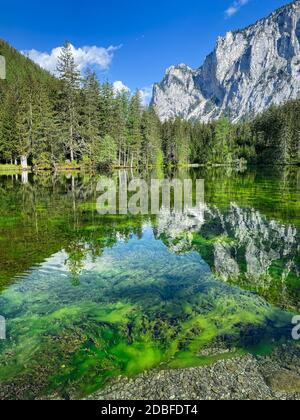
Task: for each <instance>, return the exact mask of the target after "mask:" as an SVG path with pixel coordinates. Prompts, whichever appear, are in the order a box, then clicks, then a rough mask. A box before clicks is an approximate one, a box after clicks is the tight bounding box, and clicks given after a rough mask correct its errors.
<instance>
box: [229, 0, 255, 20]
mask: <svg viewBox="0 0 300 420" xmlns="http://www.w3.org/2000/svg"><path fill="white" fill-rule="evenodd" d="M249 1H250V0H235V1H234V2H233V3H232V4H231V6H229V7H228V9H227V10H225V16H226V17H227V18H231V17H232V16H233V15H235V14H236V13H237V12H238V11H239V10H240V9H241V8H242V7H243V6H246V4H248V3H249Z"/></svg>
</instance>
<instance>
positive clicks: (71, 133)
mask: <svg viewBox="0 0 300 420" xmlns="http://www.w3.org/2000/svg"><path fill="white" fill-rule="evenodd" d="M57 72H58V75H59V78H60V80H61V81H62V84H61V92H60V101H59V105H60V117H61V119H60V124H61V135H62V136H63V138H64V140H65V147H66V149H67V150H68V151H69V156H70V159H71V162H73V161H74V159H75V157H76V155H77V153H79V151H80V150H79V147H78V143H79V140H80V132H79V88H80V73H79V70H78V67H77V65H76V63H75V59H74V56H73V52H72V46H71V44H70V43H69V42H66V43H65V45H64V47H63V48H62V51H61V54H60V56H59V58H58V64H57Z"/></svg>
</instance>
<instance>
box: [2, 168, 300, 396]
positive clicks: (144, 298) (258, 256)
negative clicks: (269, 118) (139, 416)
mask: <svg viewBox="0 0 300 420" xmlns="http://www.w3.org/2000/svg"><path fill="white" fill-rule="evenodd" d="M158 175H159V174H157V173H156V174H147V175H146V177H147V178H150V177H151V176H153V177H157V176H158ZM175 175H176V176H178V177H182V178H187V177H191V178H193V179H196V178H203V179H204V180H205V213H204V220H203V218H202V217H197V215H195V214H194V215H193V216H191V215H190V214H185V215H180V216H178V215H175V214H173V213H171V214H170V213H167V212H164V211H162V212H161V214H160V215H158V216H152V217H151V216H129V215H128V216H120V215H106V216H101V215H100V214H98V213H97V211H96V204H95V203H96V200H97V197H98V195H99V193H97V191H96V185H97V181H98V180H99V176H100V175H93V176H90V175H79V174H73V175H67V176H66V175H51V176H50V175H47V174H41V175H34V176H33V175H30V176H29V178H28V180H27V179H26V177H23V179H22V177H21V176H20V175H19V176H18V175H14V176H1V177H0V189H1V195H0V315H3V316H4V317H5V318H6V320H7V340H3V341H0V384H1V386H0V397H1V398H35V397H40V396H44V395H51V394H53V395H60V396H61V397H63V398H68V397H81V396H84V395H87V394H90V393H92V392H93V391H95V390H97V389H99V388H100V387H102V386H104V385H105V383H106V381H107V380H108V379H109V378H112V377H115V376H118V375H126V376H132V375H136V374H138V373H140V372H142V371H144V370H145V369H150V368H153V367H156V368H178V367H188V366H197V365H201V364H204V363H211V362H213V361H215V360H217V359H219V358H224V357H232V356H235V355H239V354H244V353H245V352H249V351H250V352H253V353H258V354H266V353H268V352H270V351H271V350H272V348H273V347H274V346H275V345H277V344H279V343H281V342H283V341H286V340H289V338H290V336H291V328H292V327H291V319H292V316H293V314H295V313H299V310H300V308H299V295H300V279H299V270H300V256H299V244H300V242H299V227H300V218H299V216H300V195H299V185H300V171H299V169H298V170H297V169H295V168H288V169H287V170H282V168H280V169H278V170H276V169H260V170H248V171H246V172H244V173H239V172H236V171H233V170H226V169H224V168H222V169H210V170H204V169H203V170H199V171H192V172H189V173H186V172H182V173H178V174H166V176H168V177H172V176H175ZM120 176H122V177H124V173H123V172H122V173H114V174H112V177H113V178H114V179H118V178H119V177H120ZM127 176H128V178H129V179H130V178H131V177H132V176H134V174H130V173H129V174H127ZM216 349H217V350H216ZM220 349H221V350H220ZM222 349H224V351H222Z"/></svg>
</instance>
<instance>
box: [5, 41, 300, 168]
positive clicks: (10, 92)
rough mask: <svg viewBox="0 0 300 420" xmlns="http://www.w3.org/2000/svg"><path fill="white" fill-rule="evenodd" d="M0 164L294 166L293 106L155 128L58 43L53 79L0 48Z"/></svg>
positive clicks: (298, 108) (299, 130)
mask: <svg viewBox="0 0 300 420" xmlns="http://www.w3.org/2000/svg"><path fill="white" fill-rule="evenodd" d="M0 54H1V55H3V56H4V57H5V58H6V62H7V80H4V81H1V84H0V163H1V164H10V165H20V164H21V165H22V166H23V167H27V166H33V167H35V168H36V169H53V168H55V167H56V168H59V167H62V168H69V167H70V168H80V167H94V168H97V167H98V168H101V167H123V166H124V167H139V166H143V167H145V166H146V167H147V166H156V165H161V164H163V163H165V164H167V165H175V166H176V165H187V164H233V163H235V162H243V161H247V162H248V163H250V164H299V162H300V120H299V115H300V100H297V101H292V102H289V103H286V104H284V105H282V106H280V107H273V108H270V109H269V110H268V111H266V112H265V113H263V114H261V115H259V116H257V117H255V118H253V119H249V120H247V121H244V122H242V123H237V124H233V123H231V122H230V121H229V120H228V119H227V118H225V117H224V118H221V119H220V120H218V121H214V122H211V123H208V124H203V123H199V122H191V121H189V122H187V121H184V120H182V119H180V118H177V119H175V120H171V121H167V122H164V123H161V122H160V120H159V119H158V117H157V115H156V114H155V112H154V110H153V108H152V107H151V105H150V106H147V107H146V106H143V104H142V101H141V95H140V93H139V91H138V90H137V91H136V93H135V94H133V95H132V94H130V93H128V92H126V91H123V92H115V91H114V89H113V86H112V85H111V84H109V83H108V82H106V81H104V82H100V81H99V80H98V79H97V75H96V73H95V72H94V71H93V70H92V69H89V70H87V71H86V72H85V74H84V75H83V76H82V75H81V74H80V72H79V70H78V68H77V67H76V64H75V61H74V57H73V56H72V51H71V48H70V45H69V44H68V43H66V44H65V46H64V48H63V50H62V53H61V56H60V57H59V62H58V66H57V77H54V76H52V75H50V74H49V73H47V72H46V71H44V70H42V69H41V68H40V67H38V66H37V65H36V64H34V63H33V62H32V61H30V60H29V59H28V58H26V57H24V56H23V55H21V54H20V53H19V52H17V51H16V50H14V49H13V48H11V47H10V46H9V45H8V44H6V43H5V42H4V41H1V42H0Z"/></svg>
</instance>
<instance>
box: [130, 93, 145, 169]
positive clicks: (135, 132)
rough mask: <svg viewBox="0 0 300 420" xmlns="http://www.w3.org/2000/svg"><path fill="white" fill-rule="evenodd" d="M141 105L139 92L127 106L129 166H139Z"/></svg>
mask: <svg viewBox="0 0 300 420" xmlns="http://www.w3.org/2000/svg"><path fill="white" fill-rule="evenodd" d="M141 123H142V105H141V94H140V92H139V91H136V93H135V94H134V95H133V97H132V98H131V101H130V105H129V117H128V134H129V161H130V166H131V167H133V166H134V165H137V166H138V164H139V162H140V159H141V146H142V126H141Z"/></svg>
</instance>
